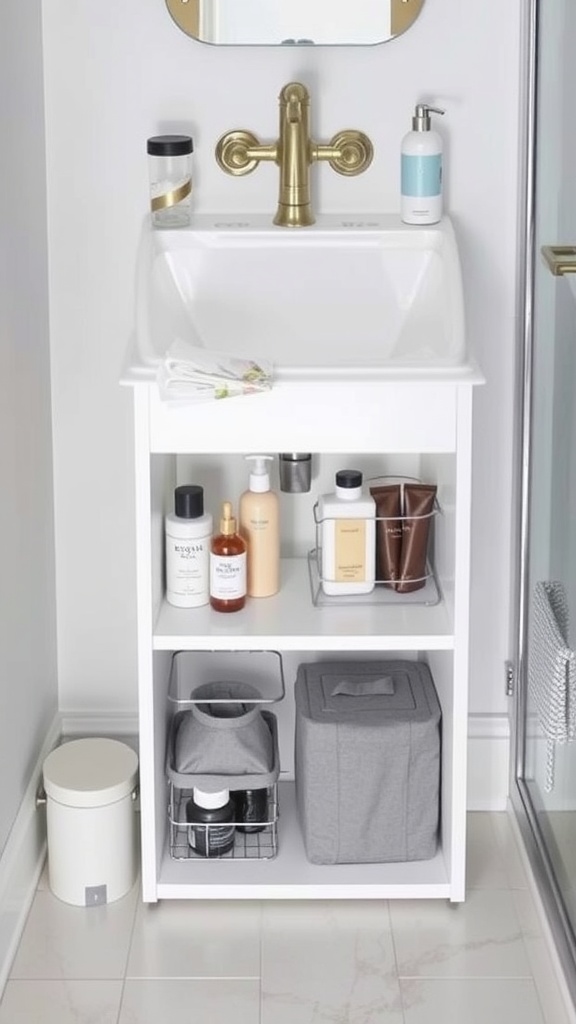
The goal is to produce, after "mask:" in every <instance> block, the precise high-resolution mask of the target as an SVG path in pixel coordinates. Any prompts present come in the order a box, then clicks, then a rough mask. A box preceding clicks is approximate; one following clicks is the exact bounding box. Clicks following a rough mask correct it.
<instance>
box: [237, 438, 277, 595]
mask: <svg viewBox="0 0 576 1024" xmlns="http://www.w3.org/2000/svg"><path fill="white" fill-rule="evenodd" d="M246 461H247V462H251V463H253V466H252V468H251V472H250V481H249V484H248V488H249V489H248V490H247V491H244V493H243V494H242V495H241V497H240V510H239V520H240V535H241V536H242V537H243V538H244V540H245V541H246V547H247V549H248V550H247V556H248V557H247V562H248V590H247V592H248V594H249V595H250V597H271V596H272V594H276V593H277V592H278V590H279V589H280V515H279V501H278V495H277V494H275V493H274V491H271V490H270V475H269V472H268V467H267V465H266V463H267V462H272V461H273V458H272V456H271V455H247V456H246Z"/></svg>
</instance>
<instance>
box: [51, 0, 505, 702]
mask: <svg viewBox="0 0 576 1024" xmlns="http://www.w3.org/2000/svg"><path fill="white" fill-rule="evenodd" d="M521 5H522V4H521V0H509V2H507V3H505V4H502V3H499V2H496V0H468V2H467V3H462V0H428V2H427V3H426V4H425V5H424V8H423V11H422V14H421V16H420V17H419V19H418V21H417V22H416V24H415V25H414V27H413V28H412V29H411V30H410V31H409V32H407V33H406V34H405V35H403V36H402V37H400V38H399V39H397V40H395V41H393V42H391V43H388V44H385V45H383V46H372V47H366V48H347V47H338V48H329V47H325V48H313V47H303V48H300V49H294V48H292V47H284V48H267V47H251V48H234V47H223V48H218V47H214V46H206V45H202V44H199V43H196V42H195V41H193V40H191V39H189V38H188V37H186V36H185V35H184V34H183V33H181V32H180V31H179V30H178V29H177V27H176V26H175V24H174V22H173V21H172V19H171V18H170V16H169V15H168V13H167V11H166V9H165V5H164V4H163V3H162V2H161V0H123V3H122V4H117V3H115V4H99V3H96V0H75V2H74V3H73V4H70V2H69V0H45V3H44V26H45V67H46V99H47V161H48V199H49V237H50V289H51V291H50V294H51V332H52V343H51V344H52V387H53V396H54V451H55V486H56V539H57V560H58V649H59V666H60V701H61V707H62V709H63V710H64V711H82V710H89V709H93V710H98V709H114V708H115V709H118V710H128V711H129V710H132V709H133V708H134V707H135V704H136V657H135V612H134V593H135V586H134V551H133V543H132V534H133V518H132V506H133V485H132V453H131V407H130V397H131V396H130V394H129V393H128V392H125V391H123V390H121V389H120V388H119V387H118V386H117V378H118V374H119V371H120V366H121V363H122V358H123V353H124V350H125V347H126V345H127V343H128V341H129V338H130V334H131V331H132V329H133V319H134V317H133V303H134V287H133V284H134V260H135V250H136V245H137V239H138V233H139V230H140V226H141V221H142V217H143V215H144V213H145V211H146V206H147V200H148V195H147V168H146V155H145V142H146V138H147V136H149V135H151V134H157V133H159V132H164V131H169V130H180V131H186V130H188V131H190V132H191V133H192V134H193V135H194V140H195V152H194V171H195V186H196V191H195V202H196V205H197V208H198V209H199V210H202V211H211V210H222V211H227V212H229V211H234V210H235V209H245V210H265V211H269V212H270V214H271V215H272V213H273V211H274V209H275V201H276V195H277V185H278V182H277V170H276V169H275V168H274V167H273V166H272V165H266V166H263V167H260V168H259V169H258V170H257V171H256V173H255V174H253V175H251V176H250V177H248V178H245V179H235V178H232V177H229V176H226V175H224V174H223V173H222V172H221V171H220V170H219V169H218V167H217V165H216V163H215V160H214V157H213V151H214V145H215V142H216V140H217V139H218V137H219V136H220V135H221V134H222V133H223V132H224V131H226V130H228V129H230V128H233V127H247V128H251V129H253V130H254V131H255V132H256V133H257V134H259V135H261V136H262V137H263V138H274V137H275V133H276V131H277V120H278V111H277V95H278V92H279V90H280V88H281V87H282V85H284V84H285V83H286V82H288V81H290V80H292V79H302V80H303V81H304V82H305V83H306V84H308V86H309V87H310V89H311V92H312V97H313V126H314V132H315V135H316V137H317V138H319V139H327V138H329V137H330V136H331V135H333V134H334V132H335V131H336V130H338V129H340V128H347V127H357V128H360V129H362V130H364V131H367V132H368V134H369V135H370V136H371V137H372V139H373V141H374V144H375V147H376V156H375V159H374V163H373V165H372V167H371V168H370V170H369V171H368V172H367V173H366V174H364V175H362V176H361V177H359V178H356V179H346V178H342V177H340V176H338V175H336V174H334V173H333V172H332V171H331V170H330V168H329V167H328V166H322V167H315V168H313V171H312V173H313V179H314V196H315V198H314V201H315V204H316V207H317V208H318V209H320V210H324V211H336V210H338V211H359V212H360V211H364V212H367V211H371V210H387V209H391V210H397V209H398V186H399V145H400V139H401V137H402V135H403V134H404V133H405V132H406V131H407V130H408V128H409V127H410V118H411V115H412V108H413V105H414V103H415V102H417V101H419V100H423V99H424V100H428V101H436V103H438V104H439V105H441V106H444V107H445V108H446V111H447V113H446V116H445V117H444V118H443V119H442V124H441V128H442V130H443V133H444V136H445V139H446V200H447V208H448V210H449V211H450V213H451V215H452V217H453V219H454V222H455V226H456V230H457V233H458V238H459V240H460V244H461V251H462V257H463V266H464V274H465V286H466V296H467V310H468V330H469V338H470V343H471V345H472V346H473V347H474V349H475V351H476V354H477V357H478V359H479V361H480V363H481V365H482V367H483V369H484V372H485V374H486V376H487V379H488V383H487V385H486V387H484V388H482V389H480V390H479V391H478V392H477V405H476V415H475V427H476V443H475V465H474V470H475V483H474V494H475V500H474V522H473V531H474V550H473V583H472V617H473V628H472V659H471V660H472V682H471V708H472V710H473V711H476V712H487V713H491V714H496V713H499V712H504V711H505V708H506V704H505V698H504V685H503V662H504V660H505V658H506V657H507V656H508V653H509V640H508V620H509V595H508V585H509V581H508V569H509V562H510V552H509V535H510V508H511V445H512V424H513V417H512V387H513V376H514V374H513V363H514V346H515V321H514V314H515V309H514V281H515V230H516V208H517V146H518V139H517V118H518V110H517V107H518V60H519V54H518V48H519V22H520V8H521Z"/></svg>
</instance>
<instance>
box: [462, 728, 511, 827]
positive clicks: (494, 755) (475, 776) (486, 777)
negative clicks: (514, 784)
mask: <svg viewBox="0 0 576 1024" xmlns="http://www.w3.org/2000/svg"><path fill="white" fill-rule="evenodd" d="M509 764H510V723H509V720H508V716H507V715H505V714H504V715H470V717H469V719H468V796H467V806H468V810H469V811H505V810H506V807H507V804H508V790H509Z"/></svg>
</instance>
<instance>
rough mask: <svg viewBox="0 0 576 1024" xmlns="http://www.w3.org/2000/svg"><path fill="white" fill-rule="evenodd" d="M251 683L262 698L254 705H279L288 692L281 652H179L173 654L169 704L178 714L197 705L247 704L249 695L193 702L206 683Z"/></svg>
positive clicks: (253, 702) (253, 700)
mask: <svg viewBox="0 0 576 1024" xmlns="http://www.w3.org/2000/svg"><path fill="white" fill-rule="evenodd" d="M220 682H226V683H229V684H230V685H231V686H232V685H233V684H234V683H239V684H242V683H244V684H249V685H250V686H252V687H253V688H254V689H256V690H258V692H259V694H260V696H259V697H254V699H251V700H250V703H251V704H275V703H276V702H277V701H280V700H282V699H283V697H284V694H285V692H286V687H285V682H284V667H283V663H282V655H281V653H280V652H279V651H262V650H255V651H176V652H175V653H174V654H173V655H172V664H171V668H170V680H169V683H168V702H169V704H171V705H172V708H173V710H174V711H182V710H185V709H187V708H191V707H192V706H193V705H194V704H207V703H209V704H214V703H226V704H234V703H239V704H240V703H242V704H244V703H246V697H245V696H242V695H240V696H238V698H237V699H236V698H234V696H227V697H226V698H222V699H221V701H218V700H214V699H208V698H207V699H206V700H197V699H192V697H191V694H192V692H193V691H194V690H196V689H197V688H198V687H199V686H202V685H204V684H206V683H220ZM240 694H241V687H240Z"/></svg>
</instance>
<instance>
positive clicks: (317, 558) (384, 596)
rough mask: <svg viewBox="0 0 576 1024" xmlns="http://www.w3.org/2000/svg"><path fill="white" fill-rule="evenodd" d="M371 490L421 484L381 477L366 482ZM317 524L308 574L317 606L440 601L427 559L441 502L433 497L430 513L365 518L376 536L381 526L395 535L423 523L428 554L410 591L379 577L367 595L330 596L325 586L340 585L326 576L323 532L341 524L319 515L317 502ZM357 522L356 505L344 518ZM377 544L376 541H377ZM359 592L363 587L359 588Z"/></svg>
mask: <svg viewBox="0 0 576 1024" xmlns="http://www.w3.org/2000/svg"><path fill="white" fill-rule="evenodd" d="M366 483H367V485H368V486H369V487H373V486H375V485H377V484H386V485H390V484H398V485H400V486H402V485H403V484H410V483H415V484H420V483H421V481H420V480H418V479H417V478H414V477H397V476H394V477H393V476H380V477H373V478H371V479H369V480H367V481H366ZM313 514H314V523H315V531H316V544H315V547H314V548H312V550H311V551H310V552H309V553H308V572H309V579H310V589H311V593H312V602H313V604H314V605H317V606H320V605H332V606H340V605H342V604H352V605H356V604H387V605H396V604H407V605H435V604H438V603H439V601H440V600H441V595H440V589H439V586H438V582H437V580H436V575H435V572H434V568H433V565H432V560H431V558H429V557H428V551H430V550H432V548H433V524H434V520H435V518H436V516H437V515H440V514H441V509H440V506H439V504H438V500H437V498H436V497H434V502H433V507H432V509H431V511H429V512H426V513H425V514H423V515H395V516H382V515H376V516H374V517H371V518H370V519H366V522H367V523H370V524H373V525H374V532H375V537H376V536H377V534H378V524H379V523H380V524H386V525H388V526H390V527H391V528H392V529H393V530H394V532H399V533H400V534H401V535H402V534H403V530H404V529H405V527H406V526H407V524H410V528H412V529H413V528H414V525H415V524H418V523H422V524H423V525H425V528H426V535H427V536H426V548H427V553H426V557H425V559H424V562H423V564H422V572H421V574H420V575H418V576H414V575H412V576H411V577H410V579H409V583H410V586H411V589H410V590H400V589H397V588H398V584H399V583H400V582H402V581H401V580H399V578H398V577H396V578H394V579H392V578H388V579H386V578H379V577H378V575H376V578H375V580H374V587H373V589H370V590H369V591H368V592H367V593H361V592H360V593H357V594H354V593H345V592H344V593H343V594H329V593H326V592H325V589H334V587H333V586H332V587H330V588H328V587H327V588H324V587H323V583H326V584H332V585H334V584H337V583H338V581H337V580H335V579H333V578H332V577H329V576H327V575H323V569H322V566H323V558H322V533H323V527H324V526H325V525H326V524H333V525H334V527H335V525H336V523H338V522H342V519H341V518H340V517H338V518H336V517H331V516H324V517H323V516H320V514H319V506H318V503H316V504H315V505H314V508H313ZM343 518H349V519H350V520H353V519H354V514H353V503H351V507H350V516H349V517H343ZM375 545H376V540H375ZM359 589H360V588H359Z"/></svg>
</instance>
